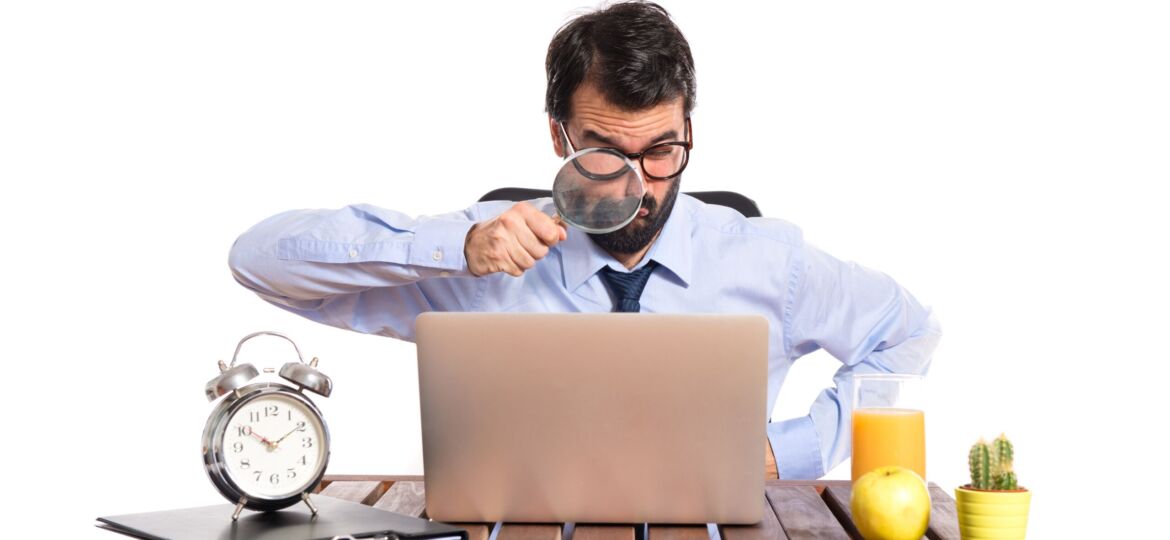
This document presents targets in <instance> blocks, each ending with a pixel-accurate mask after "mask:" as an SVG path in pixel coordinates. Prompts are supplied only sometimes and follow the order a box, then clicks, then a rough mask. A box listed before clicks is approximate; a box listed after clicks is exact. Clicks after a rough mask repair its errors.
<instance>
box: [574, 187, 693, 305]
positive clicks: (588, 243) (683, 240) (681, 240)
mask: <svg viewBox="0 0 1170 540" xmlns="http://www.w3.org/2000/svg"><path fill="white" fill-rule="evenodd" d="M694 211H695V206H694V199H692V198H691V196H689V195H686V194H683V193H679V194H678V199H676V201H675V205H674V209H672V210H671V212H670V217H668V218H666V225H664V226H663V227H662V233H661V234H659V235H658V238H657V239H656V240H655V241H654V243H653V244H652V245H651V246H650V250H649V251H647V252H646V256H645V257H643V258H642V261H641V262H639V263H638V266H636V267H634V269H637V268H640V267H642V266H643V265H645V264H646V263H647V262H648V261H651V260H653V261H655V262H657V263H658V264H659V265H661V266H663V267H665V268H666V269H667V270H669V271H670V272H671V273H672V274H674V275H675V277H677V278H678V279H679V281H681V282H682V285H683V286H684V287H687V286H689V285H690V281H691V270H692V265H693V262H694V261H693V259H692V257H691V253H692V250H691V249H692V248H691V241H692V238H691V221H692V214H693V213H694ZM568 231H569V236H568V238H567V239H566V240H565V241H564V242H561V244H560V246H559V247H560V248H561V260H562V261H563V262H562V269H563V271H564V279H565V289H567V290H569V291H575V290H576V289H577V288H578V287H580V286H581V285H582V284H584V283H585V282H586V281H588V280H589V278H591V277H593V275H594V274H596V273H597V271H598V270H601V268H602V267H604V266H609V267H611V268H613V269H615V270H619V271H623V272H624V271H626V269H625V267H624V266H622V264H621V263H619V262H617V259H614V258H613V256H611V255H610V254H609V253H606V252H605V250H604V249H601V247H600V246H598V245H597V244H595V243H594V242H593V240H592V239H590V238H589V235H588V234H586V233H585V232H584V231H580V230H577V229H574V228H572V227H569V229H568Z"/></svg>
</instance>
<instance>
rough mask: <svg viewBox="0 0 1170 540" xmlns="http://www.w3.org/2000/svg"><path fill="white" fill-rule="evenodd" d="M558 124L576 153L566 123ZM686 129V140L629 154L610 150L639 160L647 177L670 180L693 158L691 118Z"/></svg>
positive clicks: (571, 150)
mask: <svg viewBox="0 0 1170 540" xmlns="http://www.w3.org/2000/svg"><path fill="white" fill-rule="evenodd" d="M558 125H560V126H561V134H562V135H564V136H565V142H567V143H569V153H570V154H573V153H575V152H576V151H577V146H576V145H575V144H573V141H572V139H570V138H569V131H568V130H567V129H565V123H564V122H560V123H559V124H558ZM685 129H686V133H687V140H686V141H668V142H660V143H657V144H654V145H652V146H650V147H649V148H647V149H645V150H642V151H641V152H637V153H634V154H627V153H625V152H622V151H621V150H618V149H617V148H610V150H614V151H615V152H617V153H619V154H622V155H624V156H626V157H628V158H630V159H631V160H637V161H638V165H639V166H640V167H641V168H642V174H644V175H645V176H646V177H647V178H650V179H653V180H668V179H671V178H674V177H676V176H678V175H680V174H682V172H683V169H686V168H687V163H688V162H690V160H691V148H693V147H694V140H693V138H692V136H691V119H690V118H687V119H686V128H685Z"/></svg>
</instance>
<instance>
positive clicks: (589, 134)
mask: <svg viewBox="0 0 1170 540" xmlns="http://www.w3.org/2000/svg"><path fill="white" fill-rule="evenodd" d="M581 136H582V137H583V138H586V139H593V140H595V141H597V142H599V143H601V144H604V145H606V146H612V147H615V148H616V147H617V145H618V144H617V142H616V141H614V140H613V139H611V138H609V137H606V136H605V135H602V134H600V133H598V132H596V131H593V130H592V129H586V130H585V132H584V133H582V134H581ZM676 139H678V131H676V130H673V129H669V130H666V131H663V132H662V134H660V135H659V136H657V137H654V139H653V140H651V141H650V144H657V143H660V142H662V141H673V140H676Z"/></svg>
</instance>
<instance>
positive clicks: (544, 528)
mask: <svg viewBox="0 0 1170 540" xmlns="http://www.w3.org/2000/svg"><path fill="white" fill-rule="evenodd" d="M317 491H318V493H319V494H320V495H326V496H329V497H336V498H338V499H344V500H347V501H353V502H358V503H361V504H366V505H370V506H373V507H375V508H381V509H383V510H389V511H391V512H398V513H400V514H407V515H411V516H420V517H425V515H426V508H425V496H424V493H425V492H424V490H423V478H422V477H421V476H378V475H369V476H367V475H356V476H352V475H327V476H325V478H324V480H322V482H321V485H320V486H319V487H318V489H317ZM849 494H850V482H848V481H843V480H820V481H797V480H767V481H765V485H764V496H765V500H766V501H767V504H766V505H765V508H766V509H770V510H771V511H765V513H764V520H763V521H762V522H761V523H760V524H758V525H754V526H741V525H720V526H719V533H720V535H721V536H722V537H723V539H724V540H778V539H785V538H791V539H804V538H829V539H834V538H840V539H849V538H854V539H860V538H861V535H860V534H858V532H857V528H856V527H854V525H853V519H852V517H851V516H850V511H849ZM930 496H931V499H932V508H931V512H930V529H929V530H927V531H926V538H929V539H931V540H951V539H953V540H959V522H958V519H957V517H956V514H955V501H954V499H952V498H951V496H950V495H948V494H947V493H946V492H945V491H943V490H942V489H939V487H938V486H936V485H934V484H930ZM456 525H459V526H460V527H463V528H465V529H467V532H468V534H469V536H470V540H488V537H489V536H490V534H491V532H492V528H493V527H494V526H495V524H492V523H457V524H456ZM565 531H566V527H565V524H564V523H550V524H512V523H504V524H502V525H501V526H500V530H499V533H498V536H497V540H562V535H563V534H564V533H565ZM572 531H573V532H572V536H573V540H707V538H708V533H707V527H706V526H703V525H695V526H678V525H654V524H650V525H644V524H625V525H585V524H581V525H576V526H574V527H573V529H572Z"/></svg>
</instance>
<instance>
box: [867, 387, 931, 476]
mask: <svg viewBox="0 0 1170 540" xmlns="http://www.w3.org/2000/svg"><path fill="white" fill-rule="evenodd" d="M923 384H924V383H923V380H922V377H921V376H920V375H901V374H885V373H882V374H868V373H867V374H858V375H854V376H853V480H854V481H856V480H857V479H858V478H861V476H862V475H863V474H865V473H867V472H869V471H872V470H874V469H876V468H878V467H885V466H889V465H899V466H902V467H906V468H907V469H910V470H913V471H914V472H917V473H918V475H919V476H921V477H922V478H923V479H924V480H925V479H926V428H925V414H924V411H923V405H924V403H923V400H924V398H925V396H924V395H923Z"/></svg>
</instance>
